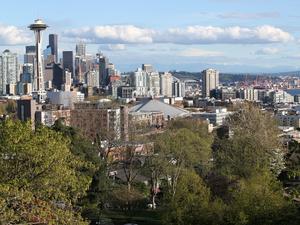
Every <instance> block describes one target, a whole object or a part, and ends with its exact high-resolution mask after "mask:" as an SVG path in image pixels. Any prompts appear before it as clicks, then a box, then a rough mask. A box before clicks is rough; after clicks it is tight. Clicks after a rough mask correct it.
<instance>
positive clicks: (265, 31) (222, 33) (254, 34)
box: [155, 25, 294, 44]
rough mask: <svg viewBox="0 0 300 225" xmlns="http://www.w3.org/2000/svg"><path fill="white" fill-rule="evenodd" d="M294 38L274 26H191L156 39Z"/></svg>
mask: <svg viewBox="0 0 300 225" xmlns="http://www.w3.org/2000/svg"><path fill="white" fill-rule="evenodd" d="M292 40H294V38H293V36H292V35H291V34H289V33H288V32H285V31H283V30H281V29H280V28H276V27H273V26H268V25H265V26H260V27H255V28H244V27H239V26H235V27H225V28H222V27H213V26H189V27H186V28H172V29H169V30H168V31H167V32H163V33H161V35H159V36H158V37H157V38H156V40H155V41H157V42H171V43H177V44H261V43H281V42H289V41H292Z"/></svg>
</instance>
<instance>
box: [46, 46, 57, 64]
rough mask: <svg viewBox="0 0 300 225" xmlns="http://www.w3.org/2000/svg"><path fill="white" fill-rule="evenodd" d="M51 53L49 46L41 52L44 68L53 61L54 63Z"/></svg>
mask: <svg viewBox="0 0 300 225" xmlns="http://www.w3.org/2000/svg"><path fill="white" fill-rule="evenodd" d="M51 51H52V50H51V47H50V45H48V46H47V48H46V49H45V50H44V51H43V59H44V65H45V67H46V66H47V65H49V64H52V63H54V61H55V59H54V58H55V56H54V55H52V53H51Z"/></svg>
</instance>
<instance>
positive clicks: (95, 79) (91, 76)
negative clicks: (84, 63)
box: [85, 70, 99, 88]
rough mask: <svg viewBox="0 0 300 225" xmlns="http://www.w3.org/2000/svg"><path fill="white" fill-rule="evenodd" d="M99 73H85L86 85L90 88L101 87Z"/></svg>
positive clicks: (91, 71)
mask: <svg viewBox="0 0 300 225" xmlns="http://www.w3.org/2000/svg"><path fill="white" fill-rule="evenodd" d="M98 74H99V71H97V70H90V71H88V72H86V73H85V83H86V84H87V86H89V87H97V88H98V87H99V76H98Z"/></svg>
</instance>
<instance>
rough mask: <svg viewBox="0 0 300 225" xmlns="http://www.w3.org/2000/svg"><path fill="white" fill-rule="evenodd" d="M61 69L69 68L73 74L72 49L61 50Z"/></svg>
mask: <svg viewBox="0 0 300 225" xmlns="http://www.w3.org/2000/svg"><path fill="white" fill-rule="evenodd" d="M63 69H64V70H69V71H70V72H71V74H72V77H73V76H74V71H73V51H63Z"/></svg>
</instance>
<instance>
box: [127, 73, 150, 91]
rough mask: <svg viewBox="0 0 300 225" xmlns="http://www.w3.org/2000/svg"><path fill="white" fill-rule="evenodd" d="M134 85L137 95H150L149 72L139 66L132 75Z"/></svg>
mask: <svg viewBox="0 0 300 225" xmlns="http://www.w3.org/2000/svg"><path fill="white" fill-rule="evenodd" d="M131 81H132V86H134V87H135V90H136V96H143V97H145V96H148V74H147V73H146V72H145V71H144V70H142V69H141V68H138V69H137V71H136V72H134V74H133V75H132V77H131Z"/></svg>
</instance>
